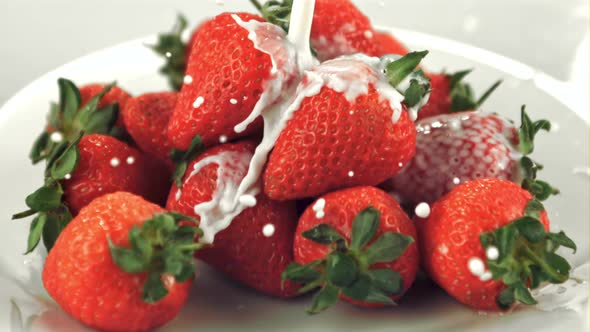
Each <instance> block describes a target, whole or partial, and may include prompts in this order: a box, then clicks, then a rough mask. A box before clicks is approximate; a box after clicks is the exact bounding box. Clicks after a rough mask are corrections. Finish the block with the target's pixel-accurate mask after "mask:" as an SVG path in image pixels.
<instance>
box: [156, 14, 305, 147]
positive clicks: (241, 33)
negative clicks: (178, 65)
mask: <svg viewBox="0 0 590 332" xmlns="http://www.w3.org/2000/svg"><path fill="white" fill-rule="evenodd" d="M262 21H263V20H262V18H261V17H258V16H255V15H251V14H245V13H239V14H231V13H224V14H221V15H219V16H217V17H215V18H214V19H212V20H210V21H207V22H205V23H204V24H203V26H202V27H201V28H200V29H199V30H200V32H199V33H198V36H197V37H196V40H195V41H194V43H193V45H192V50H191V55H190V57H189V63H188V65H187V70H186V74H187V76H188V77H191V79H192V81H190V82H187V83H186V84H184V85H183V87H182V90H181V92H180V96H179V99H178V103H177V105H176V108H175V110H174V113H173V115H172V118H171V120H170V124H169V127H168V137H169V138H170V140H171V141H172V143H173V145H174V147H176V148H178V149H182V150H186V149H187V148H188V147H189V145H190V143H191V140H192V139H193V137H194V136H195V135H197V134H198V135H200V136H201V137H202V139H203V143H204V144H205V145H207V146H211V145H215V144H218V143H219V142H220V141H225V140H231V139H233V138H236V137H242V136H246V135H248V134H249V133H252V132H255V131H257V130H258V129H260V127H261V124H262V121H261V119H260V118H257V117H256V115H258V114H257V113H259V112H261V111H262V109H258V110H255V105H256V104H257V102H258V101H259V100H260V99H261V98H264V101H265V104H267V105H270V104H273V103H274V102H275V101H276V100H277V99H278V98H279V97H280V95H281V91H282V90H286V89H287V85H289V84H291V83H293V82H294V81H295V79H296V77H297V76H298V69H297V66H296V63H297V62H296V59H295V52H294V50H293V49H292V46H291V45H290V44H289V43H286V42H285V40H284V38H285V34H284V32H283V31H282V30H281V29H280V28H278V27H276V26H275V25H272V24H269V23H258V22H262ZM250 29H254V30H256V33H254V34H251V33H250V31H249V30H250ZM249 38H257V39H256V40H255V41H253V40H251V39H249ZM255 44H256V45H255ZM260 49H263V50H266V51H264V52H263V51H261V50H260ZM275 65H276V68H275V67H274V66H275ZM270 86H272V87H273V88H272V89H269V87H270ZM279 86H280V88H279ZM251 114H252V118H249V116H250V115H251ZM250 120H252V121H250ZM244 121H246V123H247V124H249V125H248V126H247V129H246V128H236V126H237V125H238V124H245V123H244Z"/></svg>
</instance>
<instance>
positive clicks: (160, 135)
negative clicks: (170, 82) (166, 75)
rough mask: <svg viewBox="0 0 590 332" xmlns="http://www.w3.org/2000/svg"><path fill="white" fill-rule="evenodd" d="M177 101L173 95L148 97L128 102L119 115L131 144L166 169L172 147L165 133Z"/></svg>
mask: <svg viewBox="0 0 590 332" xmlns="http://www.w3.org/2000/svg"><path fill="white" fill-rule="evenodd" d="M177 97H178V94H177V93H176V92H158V93H147V94H144V95H141V96H139V97H135V98H132V99H130V100H129V101H128V102H127V104H126V105H125V107H124V108H123V109H122V111H121V113H122V116H123V120H124V121H125V127H126V128H127V131H128V132H129V135H131V137H133V141H134V142H135V143H136V144H137V145H138V146H139V147H140V148H141V149H142V150H143V151H145V152H147V153H149V154H151V155H153V156H156V157H157V158H158V159H160V160H161V161H163V162H165V163H167V164H168V165H169V166H171V161H170V152H171V151H172V144H170V141H168V136H167V135H166V131H167V128H168V122H169V121H170V116H171V115H172V112H173V111H174V106H175V105H176V99H177Z"/></svg>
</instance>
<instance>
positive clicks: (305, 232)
mask: <svg viewBox="0 0 590 332" xmlns="http://www.w3.org/2000/svg"><path fill="white" fill-rule="evenodd" d="M415 239H416V230H415V228H414V225H413V223H412V221H411V220H410V219H409V218H408V216H407V215H406V214H405V213H404V211H403V210H402V209H401V207H400V206H399V204H398V203H397V202H396V201H395V200H394V199H393V198H391V197H390V196H389V195H387V194H386V193H385V192H383V191H381V190H379V189H377V188H373V187H356V188H349V189H345V190H341V191H337V192H333V193H330V194H327V195H325V196H323V197H321V198H320V199H318V200H317V201H316V202H315V203H314V204H313V205H312V206H310V207H308V208H307V209H306V210H305V212H304V213H303V215H302V216H301V218H300V219H299V224H298V225H297V230H296V235H295V247H294V252H295V261H296V263H294V264H291V265H289V266H288V267H287V269H286V270H285V272H284V273H283V278H284V279H286V280H291V281H293V282H298V283H304V284H305V285H304V286H303V287H302V288H301V289H300V292H306V291H309V290H312V289H314V288H316V287H321V290H320V291H319V292H318V293H317V294H316V295H315V297H314V300H313V304H312V306H311V308H309V309H308V313H311V314H315V313H318V312H320V311H322V310H325V309H327V308H328V307H329V306H331V305H333V304H334V303H335V302H336V301H337V299H338V297H340V298H342V299H344V300H345V301H348V302H351V303H354V304H356V305H360V306H365V307H379V306H383V305H387V304H393V303H394V302H393V301H394V300H397V299H399V298H400V297H401V296H402V295H403V293H404V292H405V291H406V290H407V289H409V288H410V286H411V285H412V283H413V282H414V278H415V276H416V272H417V271H418V260H419V258H418V257H419V256H418V248H417V245H416V244H415V243H414V242H415Z"/></svg>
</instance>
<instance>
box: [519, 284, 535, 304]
mask: <svg viewBox="0 0 590 332" xmlns="http://www.w3.org/2000/svg"><path fill="white" fill-rule="evenodd" d="M514 299H515V300H516V301H519V302H521V303H524V304H529V305H531V304H537V301H536V300H535V299H534V298H533V296H532V295H531V292H529V290H528V289H527V288H526V287H525V286H524V285H523V284H518V285H516V286H515V287H514Z"/></svg>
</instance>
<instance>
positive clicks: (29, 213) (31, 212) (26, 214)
mask: <svg viewBox="0 0 590 332" xmlns="http://www.w3.org/2000/svg"><path fill="white" fill-rule="evenodd" d="M35 213H37V211H35V210H27V211H23V212H19V213H17V214H14V215H12V220H16V219H22V218H26V217H29V216H32V215H34V214H35Z"/></svg>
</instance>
